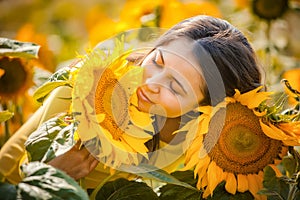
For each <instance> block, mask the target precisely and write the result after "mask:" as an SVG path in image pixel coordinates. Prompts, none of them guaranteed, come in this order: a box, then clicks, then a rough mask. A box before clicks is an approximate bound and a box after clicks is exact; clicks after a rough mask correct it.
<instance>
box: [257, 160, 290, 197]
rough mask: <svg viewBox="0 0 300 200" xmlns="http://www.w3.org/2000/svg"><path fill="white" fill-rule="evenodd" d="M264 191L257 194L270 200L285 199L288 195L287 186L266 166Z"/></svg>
mask: <svg viewBox="0 0 300 200" xmlns="http://www.w3.org/2000/svg"><path fill="white" fill-rule="evenodd" d="M263 185H264V189H262V190H261V191H259V194H264V195H268V196H269V197H268V199H270V200H280V199H286V198H285V197H287V196H288V193H289V185H288V184H286V183H285V182H284V181H283V180H282V179H281V178H279V177H276V174H275V171H274V170H273V169H272V168H271V167H269V166H267V167H266V168H265V170H264V181H263Z"/></svg>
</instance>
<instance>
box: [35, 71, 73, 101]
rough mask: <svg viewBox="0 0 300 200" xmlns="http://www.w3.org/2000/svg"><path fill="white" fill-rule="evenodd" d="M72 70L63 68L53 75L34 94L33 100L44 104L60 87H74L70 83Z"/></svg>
mask: <svg viewBox="0 0 300 200" xmlns="http://www.w3.org/2000/svg"><path fill="white" fill-rule="evenodd" d="M70 72H71V70H70V68H67V67H65V68H63V69H61V70H58V71H56V72H55V73H54V74H52V75H51V77H50V78H49V80H48V81H47V82H46V83H44V84H43V85H42V86H41V87H39V88H38V89H37V90H36V91H35V92H34V94H33V99H34V100H36V101H37V102H39V103H42V102H43V101H44V99H45V98H46V97H47V96H48V95H49V94H50V92H52V91H53V90H54V89H55V88H58V87H60V86H70V87H72V84H71V82H70V81H69V77H70Z"/></svg>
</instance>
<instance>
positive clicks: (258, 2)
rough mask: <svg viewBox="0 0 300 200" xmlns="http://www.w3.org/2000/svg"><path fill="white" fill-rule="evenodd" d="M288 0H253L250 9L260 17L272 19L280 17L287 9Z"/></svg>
mask: <svg viewBox="0 0 300 200" xmlns="http://www.w3.org/2000/svg"><path fill="white" fill-rule="evenodd" d="M288 7H289V6H288V0H277V1H273V0H253V1H252V10H253V13H254V14H255V15H257V16H258V17H260V18H262V19H266V20H272V19H276V18H279V17H281V16H282V15H283V14H284V13H285V11H286V10H287V9H288Z"/></svg>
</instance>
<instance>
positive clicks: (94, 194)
mask: <svg viewBox="0 0 300 200" xmlns="http://www.w3.org/2000/svg"><path fill="white" fill-rule="evenodd" d="M119 173H120V172H119V171H117V172H115V173H114V174H111V175H109V176H108V177H106V178H105V179H104V180H103V181H102V182H101V183H100V184H99V185H98V186H97V187H96V188H95V189H94V191H93V192H92V194H91V195H90V200H95V199H96V195H97V193H98V192H99V191H100V189H101V188H102V187H103V185H104V184H105V183H106V182H108V181H109V180H110V179H111V178H112V177H114V176H115V175H117V174H119Z"/></svg>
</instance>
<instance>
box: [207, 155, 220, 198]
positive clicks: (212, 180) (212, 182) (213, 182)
mask: <svg viewBox="0 0 300 200" xmlns="http://www.w3.org/2000/svg"><path fill="white" fill-rule="evenodd" d="M216 170H217V165H216V163H215V162H214V161H212V162H211V163H210V165H209V166H208V169H207V179H208V188H209V190H210V191H211V195H212V194H213V191H214V190H215V188H216V187H217V185H218V184H219V183H220V182H219V179H218V178H219V177H218V175H217V174H216Z"/></svg>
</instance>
